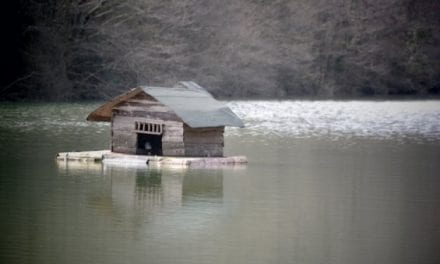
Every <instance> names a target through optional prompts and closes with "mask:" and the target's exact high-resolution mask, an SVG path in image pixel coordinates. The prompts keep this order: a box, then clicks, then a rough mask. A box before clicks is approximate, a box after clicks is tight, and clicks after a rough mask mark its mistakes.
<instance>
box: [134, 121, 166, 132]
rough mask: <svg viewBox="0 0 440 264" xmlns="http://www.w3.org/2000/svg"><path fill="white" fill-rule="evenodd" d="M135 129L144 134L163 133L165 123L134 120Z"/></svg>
mask: <svg viewBox="0 0 440 264" xmlns="http://www.w3.org/2000/svg"><path fill="white" fill-rule="evenodd" d="M134 131H135V132H137V133H142V134H151V135H162V132H163V124H162V123H154V122H134Z"/></svg>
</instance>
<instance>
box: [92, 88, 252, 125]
mask: <svg viewBox="0 0 440 264" xmlns="http://www.w3.org/2000/svg"><path fill="white" fill-rule="evenodd" d="M141 92H144V93H146V94H148V95H150V96H152V97H154V98H155V99H156V100H157V101H159V102H161V103H162V104H164V105H165V106H167V107H169V108H170V109H171V110H173V111H174V113H175V114H176V115H177V116H178V117H180V118H181V119H182V121H183V122H184V123H185V124H187V125H188V126H190V127H193V128H197V127H218V126H235V127H243V126H244V124H243V122H242V121H241V120H240V118H238V117H237V116H236V115H235V114H234V112H232V110H231V109H230V108H229V107H227V106H226V105H225V104H224V103H222V102H219V101H217V100H216V99H215V98H214V97H212V95H211V94H210V93H208V92H207V91H206V90H205V89H203V88H202V87H200V86H199V85H198V84H196V83H194V82H179V83H178V84H177V85H176V86H174V87H172V88H164V87H150V86H141V87H138V88H135V89H133V90H131V91H129V92H127V93H125V94H122V95H119V96H117V97H115V98H114V99H112V100H110V101H108V102H107V103H105V104H104V105H102V106H100V107H99V108H98V109H96V110H95V111H93V112H92V113H90V114H89V116H88V117H87V120H89V121H110V120H111V116H112V109H113V107H114V106H116V105H117V104H119V103H121V102H123V101H126V100H128V99H130V98H132V97H133V96H136V95H137V94H139V93H141Z"/></svg>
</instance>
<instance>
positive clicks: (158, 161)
mask: <svg viewBox="0 0 440 264" xmlns="http://www.w3.org/2000/svg"><path fill="white" fill-rule="evenodd" d="M56 159H57V160H58V161H65V162H67V161H81V162H103V163H112V164H117V163H120V164H127V163H131V164H144V165H146V166H161V165H171V166H176V165H177V166H184V167H216V166H222V165H243V164H247V162H248V161H247V158H246V156H230V157H169V156H145V155H129V154H121V153H114V152H111V151H110V150H97V151H81V152H60V153H58V154H57V156H56Z"/></svg>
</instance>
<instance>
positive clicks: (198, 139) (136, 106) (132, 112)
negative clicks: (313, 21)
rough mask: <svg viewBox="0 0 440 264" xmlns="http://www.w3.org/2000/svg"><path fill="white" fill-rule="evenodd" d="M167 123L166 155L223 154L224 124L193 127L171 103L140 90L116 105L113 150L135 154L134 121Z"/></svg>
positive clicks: (163, 136) (113, 119) (164, 149)
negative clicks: (173, 108) (171, 108)
mask: <svg viewBox="0 0 440 264" xmlns="http://www.w3.org/2000/svg"><path fill="white" fill-rule="evenodd" d="M157 121H162V122H163V123H164V128H163V134H162V153H163V155H164V156H189V157H222V156H223V146H224V139H223V133H224V127H216V128H191V127H189V126H187V125H184V123H183V121H182V120H181V119H180V118H179V117H178V116H177V115H176V114H175V113H174V112H173V111H171V110H170V109H169V108H168V107H166V106H164V105H163V104H161V103H160V102H158V101H156V100H155V99H154V98H152V97H151V96H149V95H146V94H143V93H142V94H139V95H137V96H136V97H133V98H131V99H129V100H128V101H125V102H123V103H121V104H119V105H117V106H116V107H114V108H113V118H112V151H113V152H117V153H126V154H136V148H137V146H136V145H137V133H136V132H135V131H134V124H135V122H157Z"/></svg>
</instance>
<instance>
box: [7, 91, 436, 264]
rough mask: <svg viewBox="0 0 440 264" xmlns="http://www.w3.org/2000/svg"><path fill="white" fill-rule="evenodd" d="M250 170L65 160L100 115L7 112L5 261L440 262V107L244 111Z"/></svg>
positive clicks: (356, 105) (69, 107) (98, 128)
mask: <svg viewBox="0 0 440 264" xmlns="http://www.w3.org/2000/svg"><path fill="white" fill-rule="evenodd" d="M229 105H230V107H231V108H232V109H233V110H234V111H235V112H236V113H237V114H238V115H239V116H240V117H242V118H243V120H244V122H245V124H246V128H244V129H235V128H228V129H226V137H225V141H226V143H225V152H226V154H228V155H246V156H247V157H248V159H249V164H248V165H247V166H245V167H224V168H211V169H201V168H194V169H182V168H164V167H163V168H147V167H139V166H138V167H133V166H132V167H130V166H126V167H124V166H116V165H101V164H99V163H97V164H85V163H67V164H65V163H63V162H60V163H57V162H56V161H55V159H54V157H55V154H56V153H57V152H61V151H73V150H78V151H79V150H93V149H95V150H97V149H108V148H109V142H110V139H109V138H110V137H109V135H110V128H109V125H108V124H106V123H89V122H86V121H85V117H86V116H87V114H88V113H89V112H91V111H92V110H94V109H95V108H96V107H97V106H98V104H56V103H52V104H24V103H23V104H12V103H2V104H0V234H1V238H0V263H106V264H110V263H252V264H255V263H347V264H348V263H368V264H370V263H399V264H400V263H440V251H439V250H438V249H439V245H440V225H439V223H440V191H439V190H440V101H435V100H432V101H281V102H277V101H249V102H248V101H238V102H230V103H229Z"/></svg>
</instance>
